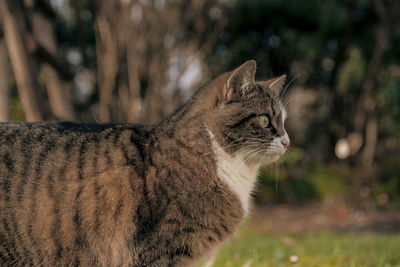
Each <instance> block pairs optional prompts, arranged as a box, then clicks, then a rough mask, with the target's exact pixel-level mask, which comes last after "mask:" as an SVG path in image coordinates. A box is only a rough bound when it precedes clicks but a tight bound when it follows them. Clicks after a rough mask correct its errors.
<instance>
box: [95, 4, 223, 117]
mask: <svg viewBox="0 0 400 267" xmlns="http://www.w3.org/2000/svg"><path fill="white" fill-rule="evenodd" d="M224 8H225V7H224V6H223V5H218V4H216V3H214V1H210V0H200V1H192V2H190V1H189V2H187V1H129V0H124V1H106V0H103V1H97V2H96V22H95V30H96V49H97V63H98V65H97V66H98V68H97V69H98V80H99V96H100V107H99V109H100V120H101V121H110V120H111V119H112V118H113V119H115V118H118V117H116V116H115V115H114V116H113V115H112V114H117V111H118V112H121V110H122V112H123V113H125V114H126V115H127V117H126V118H119V119H125V120H126V119H127V120H129V121H146V122H156V121H158V120H159V119H161V118H162V117H163V116H165V115H166V113H167V112H166V110H168V111H170V110H171V108H168V105H171V106H173V107H176V105H177V104H178V103H179V104H181V100H178V101H176V100H175V101H174V98H175V97H176V96H177V95H179V88H177V87H179V85H178V82H177V81H179V79H180V77H181V75H183V74H184V73H185V70H186V69H187V68H188V67H189V66H190V64H192V63H193V61H195V60H197V61H198V62H199V64H201V62H202V61H203V59H204V58H205V57H206V56H207V55H208V54H209V53H210V51H211V48H212V47H213V46H214V44H215V42H216V40H217V36H218V34H219V33H220V32H221V30H222V28H223V27H224V25H225V24H226V17H225V16H223V12H224ZM174 60H175V61H177V62H178V63H177V64H175V65H174V66H172V63H173V62H174ZM171 68H175V69H174V71H175V72H177V73H178V75H177V76H176V77H175V79H174V80H173V81H171V80H169V79H168V75H169V72H170V71H171ZM168 82H173V83H175V84H174V86H170V87H171V88H174V89H172V91H169V92H168V90H167V88H168ZM115 95H117V97H118V98H119V99H115ZM112 105H114V107H112Z"/></svg>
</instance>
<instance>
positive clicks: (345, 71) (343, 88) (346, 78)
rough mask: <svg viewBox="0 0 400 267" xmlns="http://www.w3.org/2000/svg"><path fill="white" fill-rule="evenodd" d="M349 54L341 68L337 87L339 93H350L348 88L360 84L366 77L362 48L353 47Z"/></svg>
mask: <svg viewBox="0 0 400 267" xmlns="http://www.w3.org/2000/svg"><path fill="white" fill-rule="evenodd" d="M348 54H349V55H348V58H347V60H346V61H345V62H344V64H343V67H342V68H341V69H340V70H339V75H338V81H337V89H336V90H337V92H338V93H339V94H346V93H349V92H348V91H347V90H348V89H350V88H352V87H355V86H360V84H361V81H362V78H363V77H364V69H365V60H364V58H363V56H362V54H361V51H360V49H359V48H357V47H353V48H351V49H350V50H349V52H348Z"/></svg>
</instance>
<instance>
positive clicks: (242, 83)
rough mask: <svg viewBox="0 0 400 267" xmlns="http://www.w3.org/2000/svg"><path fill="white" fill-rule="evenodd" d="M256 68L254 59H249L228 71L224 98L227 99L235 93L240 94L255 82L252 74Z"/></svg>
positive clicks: (254, 73)
mask: <svg viewBox="0 0 400 267" xmlns="http://www.w3.org/2000/svg"><path fill="white" fill-rule="evenodd" d="M256 68H257V64H256V61H255V60H249V61H247V62H245V63H244V64H242V65H240V66H239V67H237V68H236V69H234V70H233V71H232V72H231V73H230V76H229V78H228V80H227V81H226V84H225V86H224V98H225V100H229V99H231V98H232V97H233V96H235V95H236V96H240V95H242V94H243V93H245V91H247V90H249V89H250V88H251V87H252V86H253V84H255V81H254V76H255V75H256Z"/></svg>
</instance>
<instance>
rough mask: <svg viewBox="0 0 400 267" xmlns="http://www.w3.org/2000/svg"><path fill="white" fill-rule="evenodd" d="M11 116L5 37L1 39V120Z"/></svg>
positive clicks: (8, 68) (8, 66)
mask: <svg viewBox="0 0 400 267" xmlns="http://www.w3.org/2000/svg"><path fill="white" fill-rule="evenodd" d="M10 119H11V116H10V65H9V62H8V55H7V49H6V44H5V41H4V39H0V121H9V120H10Z"/></svg>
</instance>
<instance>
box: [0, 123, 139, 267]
mask: <svg viewBox="0 0 400 267" xmlns="http://www.w3.org/2000/svg"><path fill="white" fill-rule="evenodd" d="M145 142H146V134H145V131H144V129H143V128H142V127H141V126H137V125H132V124H88V123H71V122H62V123H0V210H1V212H0V260H1V261H0V265H2V264H6V265H14V264H16V265H19V264H29V263H32V264H34V265H36V264H40V262H43V263H45V265H52V264H68V265H70V264H78V265H99V264H100V263H102V264H101V265H107V264H111V263H112V262H111V261H112V257H113V256H112V255H103V256H104V258H99V256H96V255H87V253H89V251H90V253H91V254H93V253H94V254H96V251H110V253H111V252H112V251H114V250H118V251H119V253H120V252H121V251H125V250H126V251H127V250H128V249H127V248H126V247H124V246H125V245H124V244H121V242H119V243H118V244H117V243H113V240H114V239H115V240H121V237H122V236H123V235H124V234H125V233H124V232H123V231H125V230H126V229H127V228H129V227H134V226H133V224H132V223H133V221H132V218H133V214H132V212H133V210H134V209H135V206H136V205H137V203H139V202H140V193H139V192H141V190H142V188H141V186H142V185H141V177H142V176H143V158H144V153H145V151H144V150H145V149H144V145H145ZM128 195H129V196H131V195H133V196H134V197H132V198H129V199H128V198H127V196H128ZM105 210H107V213H105V212H104V211H105ZM116 225H119V226H121V227H119V228H118V229H120V232H116V231H115V230H112V231H111V229H115V228H116ZM124 227H125V228H124ZM110 233H112V235H110ZM101 239H103V240H104V239H108V240H109V242H107V243H106V244H108V245H109V246H110V247H113V248H114V250H113V249H110V248H109V249H105V248H102V247H100V245H98V244H99V243H100V242H99V241H100V240H101ZM85 253H86V254H85ZM99 255H100V253H99ZM82 259H87V260H92V262H87V264H85V262H82ZM96 262H97V264H96ZM114 263H115V262H114Z"/></svg>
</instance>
